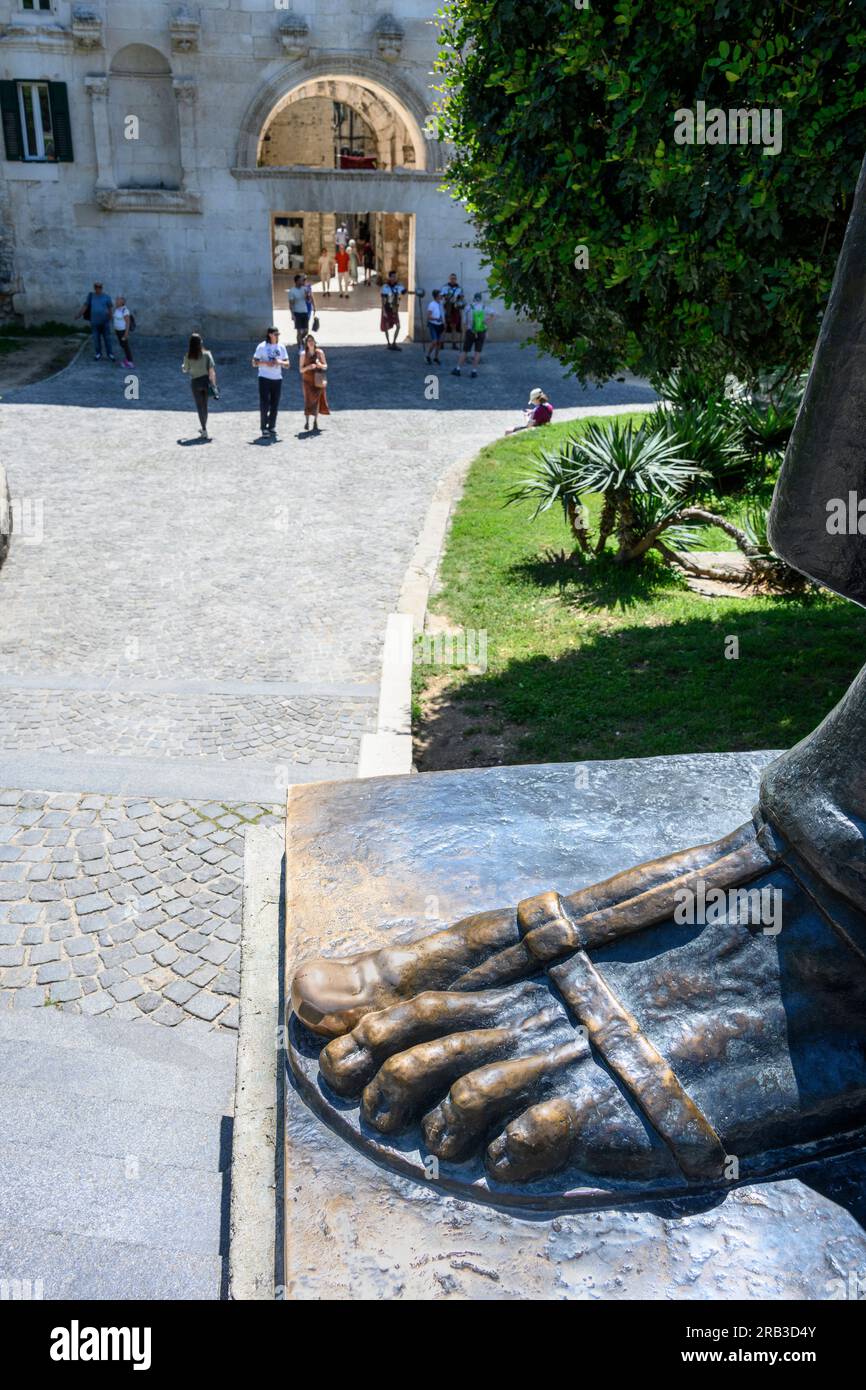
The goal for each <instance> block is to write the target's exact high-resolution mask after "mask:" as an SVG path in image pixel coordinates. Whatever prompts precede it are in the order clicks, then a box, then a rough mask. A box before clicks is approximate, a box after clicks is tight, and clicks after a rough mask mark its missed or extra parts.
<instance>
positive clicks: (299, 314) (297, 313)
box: [288, 275, 310, 351]
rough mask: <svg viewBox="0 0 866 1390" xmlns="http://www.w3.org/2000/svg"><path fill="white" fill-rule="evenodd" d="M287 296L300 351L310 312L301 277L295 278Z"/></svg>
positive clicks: (305, 334) (307, 327)
mask: <svg viewBox="0 0 866 1390" xmlns="http://www.w3.org/2000/svg"><path fill="white" fill-rule="evenodd" d="M288 296H289V308H290V309H291V311H292V319H293V321H294V325H295V332H296V334H297V338H298V351H300V349H301V348H302V347H303V346H304V338H305V337H306V336H307V330H308V329H309V327H310V311H309V309H308V307H307V291H306V289H305V287H304V277H303V275H296V276H295V283H294V285H293V286H292V288H291V289H290V290H289V291H288Z"/></svg>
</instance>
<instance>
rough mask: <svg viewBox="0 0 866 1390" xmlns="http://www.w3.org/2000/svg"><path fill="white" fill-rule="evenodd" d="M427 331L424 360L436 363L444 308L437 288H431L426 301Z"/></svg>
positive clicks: (443, 320) (443, 322)
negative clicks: (430, 294) (426, 347)
mask: <svg viewBox="0 0 866 1390" xmlns="http://www.w3.org/2000/svg"><path fill="white" fill-rule="evenodd" d="M427 331H428V333H429V334H430V347H429V349H428V351H427V352H426V353H425V354H424V357H425V360H426V361H427V362H436V363H438V362H439V351H440V348H441V347H442V335H443V333H444V332H445V309H444V307H443V304H442V295H441V293H440V291H439V290H433V292H432V298H431V299H430V300H429V301H428V303H427Z"/></svg>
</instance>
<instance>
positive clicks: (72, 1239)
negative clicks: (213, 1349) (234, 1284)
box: [0, 1224, 223, 1300]
mask: <svg viewBox="0 0 866 1390" xmlns="http://www.w3.org/2000/svg"><path fill="white" fill-rule="evenodd" d="M0 1280H6V1281H8V1283H9V1284H11V1283H12V1281H13V1280H17V1281H21V1284H23V1285H24V1286H25V1289H29V1290H30V1297H33V1296H34V1284H35V1283H36V1281H37V1280H38V1281H41V1286H40V1287H38V1288H37V1290H36V1291H35V1296H39V1297H42V1298H44V1299H47V1300H56V1299H67V1298H68V1299H75V1300H79V1299H114V1298H118V1299H184V1300H187V1299H188V1300H193V1299H195V1300H200V1299H218V1298H219V1297H220V1293H221V1287H222V1280H223V1260H222V1259H221V1258H220V1256H219V1255H217V1254H207V1255H191V1254H188V1253H186V1252H184V1251H179V1250H158V1249H155V1248H154V1247H153V1246H150V1245H134V1244H131V1243H129V1242H127V1241H105V1240H97V1239H94V1238H92V1237H90V1236H86V1235H69V1234H66V1233H62V1232H59V1231H42V1230H34V1229H33V1227H31V1226H28V1225H27V1224H22V1225H14V1226H6V1225H0ZM18 1291H19V1292H20V1291H21V1287H20V1284H19V1289H18ZM25 1296H26V1294H25Z"/></svg>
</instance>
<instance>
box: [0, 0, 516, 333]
mask: <svg viewBox="0 0 866 1390" xmlns="http://www.w3.org/2000/svg"><path fill="white" fill-rule="evenodd" d="M390 3H392V4H393V12H392V13H389V14H388V15H381V14H380V13H379V12H377V13H376V14H372V13H370V7H366V6H361V7H356V9H355V10H351V11H347V10H345V7H344V9H343V10H342V11H339V10H333V9H332V7H331V6H330V5H328V6H325V5H324V4H323V5H321V6H320V5H318V4H315V3H314V4H311V5H309V6H307V7H306V9H305V10H304V13H303V15H300V13H299V14H296V15H292V14H291V13H290V12H287V11H286V10H285V9H284V7H282V6H279V7H276V8H275V7H274V6H273V5H269V4H266V3H265V0H256V2H255V4H253V3H251V0H204V2H203V3H202V4H201V6H200V7H199V8H200V9H201V15H200V17H199V16H198V11H197V10H196V13H195V14H193V13H192V11H190V13H189V14H188V15H187V14H186V11H185V7H184V16H185V17H184V16H182V15H181V13H180V11H181V6H179V5H178V6H173V5H172V6H168V7H167V6H166V5H165V3H164V0H140V3H139V4H137V5H134V6H133V5H108V6H104V5H103V6H102V7H101V8H102V10H103V11H104V15H103V16H102V18H101V19H100V20H99V22H98V23H97V22H96V21H94V22H93V23H92V24H90V25H89V27H87V26H86V34H85V31H84V30H83V29H82V27H81V20H80V16H78V17H77V18H76V17H75V16H73V23H72V25H71V26H70V23H69V17H70V13H71V11H72V10H74V9H76V7H75V6H69V5H68V4H66V3H65V0H64V4H63V5H59V6H57V22H56V24H54V25H52V26H51V31H50V34H49V33H48V31H47V30H46V29H44V26H43V27H40V28H39V29H38V30H37V28H36V27H35V26H31V25H29V24H28V25H27V26H26V27H22V28H21V30H20V32H18V31H17V30H16V34H15V36H14V38H12V37H10V36H8V35H6V36H4V42H3V51H4V58H5V60H6V68H7V69H8V71H6V72H5V73H4V76H5V80H6V82H7V88H6V92H7V97H8V98H9V100H10V101H12V103H13V106H14V109H15V110H17V109H18V108H17V94H16V92H15V91H12V90H11V89H12V88H14V87H16V86H17V87H18V88H19V89H20V87H21V86H22V85H24V86H26V85H27V84H30V85H31V86H32V84H33V83H34V82H36V83H37V85H40V84H41V85H42V86H45V99H46V100H50V101H51V102H52V103H53V106H52V108H51V109H52V112H53V117H54V119H55V123H56V124H57V128H58V130H60V129H62V130H64V131H65V132H66V137H65V140H64V142H63V143H62V148H61V150H60V153H59V154H57V155H56V157H53V156H52V152H51V151H50V150H49V151H48V152H47V153H46V155H45V158H44V159H43V158H41V157H40V158H39V159H36V158H34V157H33V153H32V152H26V157H25V150H24V146H23V144H22V139H21V138H19V137H18V132H17V129H16V128H15V121H14V119H12V120H11V121H10V122H7V124H8V125H9V126H10V131H9V138H8V140H6V141H0V145H2V147H3V148H2V153H3V154H5V156H6V158H5V161H4V167H3V170H2V175H0V177H2V179H3V181H4V182H5V183H6V185H7V186H8V197H7V204H8V219H9V222H10V226H11V227H12V229H13V232H14V233H15V235H14V247H15V250H14V264H12V265H9V266H8V282H9V283H11V284H14V285H15V286H16V287H17V288H16V290H15V292H14V308H15V311H16V312H20V313H22V314H24V315H25V317H26V318H27V320H28V321H31V322H39V321H41V320H45V319H58V320H61V321H66V320H67V319H68V318H69V317H70V316H71V314H72V313H74V311H75V308H76V307H77V305H78V304H79V303H80V302H81V298H82V297H83V295H84V292H85V291H86V289H87V285H88V282H89V281H91V280H92V278H93V277H94V276H97V275H98V276H99V277H100V278H101V279H102V280H103V281H104V282H105V283H106V285H107V286H108V285H110V286H111V289H112V291H117V290H118V289H119V288H120V287H122V288H123V289H124V291H125V292H126V293H127V294H128V295H129V297H130V302H131V303H132V305H133V308H134V310H135V312H136V317H137V320H138V323H139V325H140V328H139V331H140V332H145V333H146V332H159V333H172V334H174V333H178V334H180V335H184V334H185V333H187V332H188V331H189V328H190V324H191V322H195V323H197V324H199V325H201V326H203V327H205V329H206V330H207V332H208V333H209V334H210V335H211V336H212V337H214V338H216V337H217V336H219V335H222V336H223V337H230V336H238V337H240V336H244V337H246V336H249V335H251V334H254V335H256V337H255V340H256V341H258V340H259V338H260V337H261V333H262V326H263V325H266V324H267V323H268V322H269V321H270V315H271V312H272V308H273V303H274V299H273V294H272V290H273V285H272V269H273V247H274V230H275V226H276V225H277V219H282V222H281V223H280V225H282V226H284V227H291V226H293V225H296V222H295V221H293V220H292V219H296V218H297V216H298V215H299V214H303V215H304V216H307V215H309V216H310V223H309V228H308V231H309V237H308V238H307V239H308V240H309V241H310V242H312V241H313V240H315V239H317V238H322V239H324V241H327V239H328V236H329V232H330V221H331V219H332V218H334V217H335V216H339V217H345V218H348V219H349V220H350V222H352V219H355V221H354V223H352V225H356V226H357V227H358V228H360V227H362V226H363V225H364V224H365V221H366V222H367V223H369V226H370V229H371V231H372V232H373V238H374V240H375V241H376V243H377V251H378V250H379V248H380V247H381V248H382V256H383V261H387V262H388V264H391V263H396V264H397V265H398V266H399V268H400V276H401V279H405V281H406V283H408V284H413V283H414V285H415V287H416V288H417V287H421V286H424V287H425V288H428V289H429V288H430V287H432V286H433V285H438V284H442V283H444V281H445V280H446V279H447V277H448V274H449V273H450V272H451V271H454V272H456V274H457V275H458V277H459V279H460V281H461V283H463V284H464V285H465V287H466V289H467V290H470V291H471V290H475V289H483V288H484V287H485V276H484V273H483V271H482V268H481V265H480V260H479V256H478V254H477V252H476V250H475V248H474V245H473V241H474V238H473V229H472V226H471V223H470V221H469V219H468V217H467V215H466V212H465V210H464V208H463V207H462V205H461V204H460V203H459V202H457V201H455V200H454V199H452V198H451V197H449V195H448V193H447V192H443V190H442V174H443V170H444V168H445V166H446V163H447V151H446V149H445V148H443V147H440V145H439V143H438V142H437V141H436V139H435V138H433V133H432V128H431V110H432V106H433V103H434V100H435V94H434V91H433V87H432V79H431V69H432V67H433V64H434V61H435V56H436V36H435V29H434V26H433V23H432V20H433V18H434V15H435V11H436V5H435V4H434V3H431V4H430V6H429V8H428V7H426V6H425V5H423V4H421V5H419V4H418V0H411V4H410V3H409V0H405V3H404V0H390ZM175 9H177V13H176V14H175V13H174V11H175ZM167 10H171V11H172V14H171V15H168V14H167ZM76 13H77V12H76ZM97 18H98V17H97ZM167 21H168V22H167ZM82 36H84V37H86V38H87V43H86V44H85V43H83V41H82ZM46 45H49V47H50V58H51V61H50V64H49V68H50V81H48V76H47V72H46V67H45V65H46V53H48V52H49V47H46ZM398 59H399V61H398ZM40 74H42V76H43V77H44V78H45V81H43V80H42V78H41V77H40ZM46 84H47V85H46ZM10 109H11V108H10ZM299 126H300V127H304V129H305V130H306V132H307V134H308V135H311V138H310V139H309V140H308V141H307V145H306V148H302V141H300V140H299V139H298V138H297V136H298V127H299ZM268 134H271V137H272V138H271V139H270V140H266V138H265V137H266V136H267V135H268ZM277 137H279V138H277ZM266 146H269V147H272V148H270V149H266V148H265V147H266ZM167 214H171V216H168V215H167ZM34 218H35V219H36V220H35V221H34ZM287 218H288V220H287ZM316 218H318V219H319V220H318V222H317V221H316ZM35 227H36V228H39V229H41V228H47V229H50V232H51V237H52V244H51V256H50V257H46V256H45V253H44V245H45V241H44V237H40V236H38V235H35V234H34V228H35ZM8 240H9V241H10V244H11V240H12V239H8ZM8 260H9V256H8V255H7V261H8ZM293 268H294V263H293ZM305 268H306V266H305ZM73 287H74V288H73ZM280 302H282V303H284V302H285V294H283V295H282V299H281V301H280ZM343 303H344V305H345V300H344V301H343ZM412 303H413V304H414V301H412ZM406 307H408V306H406ZM511 328H512V331H513V325H512V326H511ZM508 331H509V325H508V323H507V320H506V318H505V316H503V315H500V316H499V317H497V320H496V325H495V328H494V336H495V337H499V336H502V334H503V332H508Z"/></svg>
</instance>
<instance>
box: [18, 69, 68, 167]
mask: <svg viewBox="0 0 866 1390" xmlns="http://www.w3.org/2000/svg"><path fill="white" fill-rule="evenodd" d="M0 112H2V117H3V140H4V143H5V146H6V158H7V159H15V160H25V161H27V162H29V163H33V162H39V163H49V162H52V163H53V162H58V163H66V164H68V163H71V161H72V158H73V154H72V128H71V126H70V122H69V98H68V95H67V91H66V83H65V82H29V81H25V82H0Z"/></svg>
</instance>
